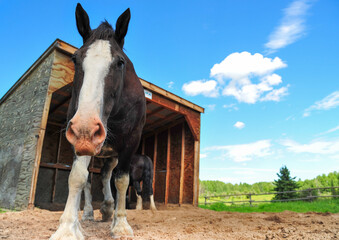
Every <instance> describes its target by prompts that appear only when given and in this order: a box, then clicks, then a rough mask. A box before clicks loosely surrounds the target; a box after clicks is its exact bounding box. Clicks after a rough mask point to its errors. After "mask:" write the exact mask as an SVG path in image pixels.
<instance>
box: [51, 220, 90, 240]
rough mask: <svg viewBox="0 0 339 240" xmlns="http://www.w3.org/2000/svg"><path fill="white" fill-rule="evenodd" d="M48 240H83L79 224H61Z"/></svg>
mask: <svg viewBox="0 0 339 240" xmlns="http://www.w3.org/2000/svg"><path fill="white" fill-rule="evenodd" d="M50 240H84V236H83V235H82V233H81V226H80V224H79V223H71V224H70V223H68V224H66V223H62V224H61V225H60V226H59V228H58V230H57V231H56V232H55V233H54V234H53V235H52V236H51V238H50Z"/></svg>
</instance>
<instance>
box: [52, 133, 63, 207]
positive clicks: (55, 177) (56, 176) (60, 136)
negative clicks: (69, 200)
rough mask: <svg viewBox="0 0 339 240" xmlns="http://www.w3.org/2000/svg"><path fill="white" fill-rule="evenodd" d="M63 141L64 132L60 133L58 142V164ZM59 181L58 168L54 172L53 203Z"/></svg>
mask: <svg viewBox="0 0 339 240" xmlns="http://www.w3.org/2000/svg"><path fill="white" fill-rule="evenodd" d="M61 140H62V131H60V132H59V142H58V148H57V155H56V163H59V158H60V146H61ZM57 179H58V169H57V168H56V169H55V172H54V179H53V186H52V187H53V190H52V203H54V197H55V192H56V183H57Z"/></svg>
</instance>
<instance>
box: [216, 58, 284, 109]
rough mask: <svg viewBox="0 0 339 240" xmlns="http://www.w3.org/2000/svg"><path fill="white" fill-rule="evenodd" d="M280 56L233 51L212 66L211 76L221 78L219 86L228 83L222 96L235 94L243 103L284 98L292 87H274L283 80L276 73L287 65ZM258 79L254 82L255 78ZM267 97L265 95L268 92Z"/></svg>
mask: <svg viewBox="0 0 339 240" xmlns="http://www.w3.org/2000/svg"><path fill="white" fill-rule="evenodd" d="M286 66H287V65H286V63H284V62H283V61H282V60H281V59H280V58H278V57H275V58H274V59H272V58H267V57H264V56H263V55H262V54H260V53H255V54H253V55H252V54H251V53H249V52H241V53H238V52H236V53H232V54H230V55H229V56H227V57H226V58H225V59H224V60H223V61H222V62H221V63H217V64H215V65H214V66H213V67H212V69H211V77H215V78H216V79H217V80H218V83H219V85H221V86H222V85H225V83H226V81H227V80H230V81H229V82H228V84H227V85H226V86H225V87H224V89H223V91H222V95H224V96H233V97H235V98H236V99H237V100H238V101H239V102H245V103H251V104H253V103H256V102H257V101H280V99H281V97H282V96H285V95H287V90H288V86H286V87H282V88H280V89H275V88H274V87H275V86H277V85H279V84H281V83H282V79H281V76H279V75H278V74H276V73H273V72H274V71H275V70H278V69H280V68H284V67H286ZM255 78H256V79H258V81H257V83H253V82H252V79H255ZM265 94H266V96H265V97H263V95H265Z"/></svg>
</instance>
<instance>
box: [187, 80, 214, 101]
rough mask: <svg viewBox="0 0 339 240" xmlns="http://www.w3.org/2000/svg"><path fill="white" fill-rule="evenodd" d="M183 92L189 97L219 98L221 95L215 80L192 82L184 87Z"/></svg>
mask: <svg viewBox="0 0 339 240" xmlns="http://www.w3.org/2000/svg"><path fill="white" fill-rule="evenodd" d="M182 90H183V91H184V92H185V94H187V95H189V96H196V95H199V94H202V95H204V96H205V97H217V96H218V95H219V90H218V87H217V81H215V80H197V81H191V82H189V83H185V84H184V85H183V86H182Z"/></svg>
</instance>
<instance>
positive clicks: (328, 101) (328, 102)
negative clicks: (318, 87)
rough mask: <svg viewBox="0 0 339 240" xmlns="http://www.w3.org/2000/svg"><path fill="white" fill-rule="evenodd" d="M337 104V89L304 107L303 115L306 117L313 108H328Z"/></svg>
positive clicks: (338, 92)
mask: <svg viewBox="0 0 339 240" xmlns="http://www.w3.org/2000/svg"><path fill="white" fill-rule="evenodd" d="M338 106H339V91H335V92H333V93H331V94H330V95H328V96H326V97H325V98H324V99H322V100H320V101H317V102H315V103H314V104H313V105H312V106H310V107H309V108H307V109H305V111H304V114H303V116H304V117H308V116H310V115H311V112H312V111H315V110H329V109H332V108H336V107H338Z"/></svg>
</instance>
